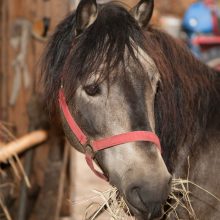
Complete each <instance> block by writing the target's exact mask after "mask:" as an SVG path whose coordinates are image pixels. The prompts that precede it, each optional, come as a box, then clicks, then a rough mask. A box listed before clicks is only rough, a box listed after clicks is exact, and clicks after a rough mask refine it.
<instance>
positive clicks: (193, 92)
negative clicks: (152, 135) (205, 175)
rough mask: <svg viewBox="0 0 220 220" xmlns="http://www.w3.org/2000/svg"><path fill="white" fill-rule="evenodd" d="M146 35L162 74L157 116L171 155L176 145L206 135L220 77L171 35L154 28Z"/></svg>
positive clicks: (219, 99)
mask: <svg viewBox="0 0 220 220" xmlns="http://www.w3.org/2000/svg"><path fill="white" fill-rule="evenodd" d="M145 37H146V50H147V53H148V54H149V55H150V57H152V58H153V60H154V61H155V63H156V66H157V68H158V70H159V72H160V76H161V82H160V85H159V88H158V92H157V95H156V100H155V114H156V115H155V117H156V126H157V132H158V133H159V135H160V138H161V141H162V146H163V147H164V148H166V149H165V150H164V152H165V154H166V155H165V158H168V157H169V158H170V152H171V151H173V149H174V148H175V147H176V146H178V145H181V144H183V143H185V144H189V145H190V146H191V145H193V143H194V142H195V141H197V140H198V139H199V138H200V137H201V136H203V135H204V132H205V129H207V125H208V119H210V117H211V116H210V114H211V113H212V112H211V111H212V110H211V108H212V106H215V107H213V108H216V107H217V106H219V104H220V91H219V78H220V77H219V73H217V72H215V71H214V70H212V69H210V68H209V67H207V66H206V65H205V64H203V63H202V62H200V61H198V60H197V59H196V58H195V57H194V56H193V55H192V54H191V52H190V51H189V50H188V49H187V48H186V46H185V45H184V44H183V43H182V42H180V41H177V40H174V39H173V38H172V37H170V36H169V35H167V34H165V33H163V32H161V31H159V30H156V29H150V30H149V31H148V32H146V33H145Z"/></svg>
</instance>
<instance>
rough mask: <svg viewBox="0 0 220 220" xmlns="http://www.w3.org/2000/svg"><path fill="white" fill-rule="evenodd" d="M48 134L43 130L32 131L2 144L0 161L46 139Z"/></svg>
mask: <svg viewBox="0 0 220 220" xmlns="http://www.w3.org/2000/svg"><path fill="white" fill-rule="evenodd" d="M47 137H48V134H47V132H46V131H44V130H38V131H33V132H31V133H29V134H26V135H24V136H23V137H21V138H19V139H17V140H15V141H12V142H10V143H9V144H6V145H3V146H1V148H0V162H4V161H6V160H7V159H9V158H10V157H12V156H14V155H15V154H19V153H21V152H23V151H25V150H27V149H29V148H31V147H33V146H35V145H37V144H40V143H42V142H44V141H46V140H47Z"/></svg>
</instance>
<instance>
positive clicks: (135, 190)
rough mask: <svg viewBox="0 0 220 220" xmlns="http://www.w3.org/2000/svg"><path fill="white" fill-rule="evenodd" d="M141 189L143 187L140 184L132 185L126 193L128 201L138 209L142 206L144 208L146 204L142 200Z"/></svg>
mask: <svg viewBox="0 0 220 220" xmlns="http://www.w3.org/2000/svg"><path fill="white" fill-rule="evenodd" d="M140 191H141V188H140V187H139V186H136V185H131V186H130V187H128V189H127V190H126V192H125V195H126V198H127V200H128V202H129V203H130V204H131V205H132V206H134V207H136V208H138V209H140V208H142V209H143V210H144V208H145V205H144V204H143V201H141V197H140Z"/></svg>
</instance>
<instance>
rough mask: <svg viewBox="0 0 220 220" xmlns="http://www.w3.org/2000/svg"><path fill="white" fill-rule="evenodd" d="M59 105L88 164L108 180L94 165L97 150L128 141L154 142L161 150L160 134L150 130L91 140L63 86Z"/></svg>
mask: <svg viewBox="0 0 220 220" xmlns="http://www.w3.org/2000/svg"><path fill="white" fill-rule="evenodd" d="M59 105H60V109H61V111H62V112H63V115H64V117H65V119H66V121H67V123H68V125H69V127H70V129H71V130H72V132H73V133H74V135H75V136H76V138H77V139H78V141H79V143H80V144H81V145H82V148H83V149H84V152H85V159H86V162H87V164H88V166H89V167H90V168H91V170H92V171H93V172H94V173H95V174H96V175H97V176H98V177H100V178H102V179H104V180H106V181H108V179H107V177H106V176H105V175H104V174H103V173H101V172H99V171H97V170H96V169H95V167H94V165H93V159H94V157H95V154H96V152H98V151H101V150H104V149H106V148H110V147H115V146H117V145H120V144H125V143H128V142H135V141H148V142H152V143H154V144H155V145H156V146H157V148H158V149H159V151H160V152H161V146H160V140H159V138H158V136H157V135H156V134H155V133H153V132H150V131H132V132H127V133H123V134H119V135H115V136H111V137H107V138H103V139H99V140H90V139H89V137H87V136H86V135H85V134H84V133H83V131H82V130H81V129H80V127H79V126H78V124H77V123H76V121H75V120H74V118H73V117H72V115H71V113H70V111H69V108H68V105H67V103H66V98H65V95H64V90H63V88H62V87H61V89H60V90H59Z"/></svg>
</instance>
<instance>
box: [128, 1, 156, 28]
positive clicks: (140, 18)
mask: <svg viewBox="0 0 220 220" xmlns="http://www.w3.org/2000/svg"><path fill="white" fill-rule="evenodd" d="M153 9H154V0H141V1H140V2H139V3H138V4H137V5H136V6H134V7H133V8H132V9H131V11H130V13H131V14H132V16H133V17H134V18H135V19H136V21H137V22H138V24H139V25H140V27H146V26H147V25H148V23H149V21H150V19H151V17H152V14H153Z"/></svg>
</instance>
